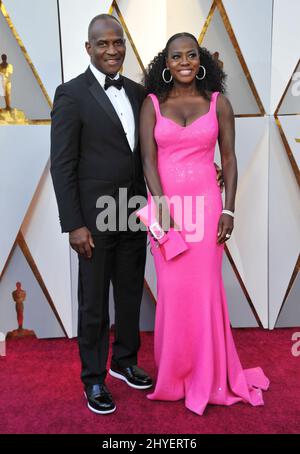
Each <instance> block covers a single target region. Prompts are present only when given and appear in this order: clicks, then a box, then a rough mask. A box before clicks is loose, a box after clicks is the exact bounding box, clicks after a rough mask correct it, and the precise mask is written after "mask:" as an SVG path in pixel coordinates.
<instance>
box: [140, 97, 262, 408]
mask: <svg viewBox="0 0 300 454" xmlns="http://www.w3.org/2000/svg"><path fill="white" fill-rule="evenodd" d="M217 96H218V92H214V93H213V94H212V96H211V101H210V108H209V111H208V112H207V113H206V114H204V115H202V116H201V117H199V118H197V119H196V120H195V121H193V123H191V124H190V125H188V126H186V127H184V126H181V125H179V124H177V123H176V122H174V121H173V120H171V119H169V118H166V117H164V116H162V115H161V112H160V106H159V102H158V99H157V97H156V96H155V95H154V94H150V95H149V97H150V98H151V99H152V102H153V105H154V108H155V112H156V125H155V130H154V135H155V140H156V143H157V159H158V172H159V175H160V179H161V183H162V188H163V192H164V194H165V195H166V196H169V197H171V196H174V195H177V196H180V197H183V196H187V195H188V196H204V223H203V225H204V235H203V238H202V239H201V240H200V241H197V242H189V243H188V246H189V249H188V251H186V252H184V253H183V254H182V255H180V256H178V257H176V258H175V259H172V260H170V261H168V262H167V261H165V259H164V258H163V257H162V255H161V252H160V251H159V249H158V248H157V247H155V244H154V242H153V240H152V238H150V240H151V243H152V246H153V247H152V251H153V255H154V261H155V267H156V273H157V293H158V300H157V309H156V321H155V362H156V364H157V367H158V375H157V381H156V386H155V389H154V391H153V392H152V393H151V394H148V395H147V397H148V398H149V399H151V400H170V401H175V400H179V399H183V398H184V399H185V405H186V407H187V408H188V409H190V410H191V411H193V412H195V413H197V414H199V415H202V414H203V412H204V410H205V407H206V406H207V404H218V405H232V404H234V403H235V402H239V401H243V402H248V403H250V404H252V405H263V396H262V391H261V390H266V389H267V388H268V386H269V380H268V378H267V377H266V376H265V375H264V373H263V371H262V369H261V368H259V367H257V368H254V369H245V370H243V369H242V366H241V363H240V360H239V357H238V354H237V351H236V348H235V345H234V341H233V337H232V333H231V327H230V321H229V317H228V309H227V303H226V295H225V291H224V286H223V281H222V256H223V252H224V245H217V227H218V221H219V217H220V214H221V211H222V198H221V193H220V189H219V186H218V185H217V181H216V170H215V167H214V153H215V145H216V141H217V138H218V120H217V114H216V101H217ZM194 199H195V198H194ZM192 206H193V207H195V205H194V204H193V205H192ZM171 213H172V209H171ZM173 214H174V213H173ZM182 219H183V218H182V217H181V219H176V217H175V221H176V222H177V223H178V224H179V225H181V227H182V234H183V237H184V238H185V239H186V233H187V232H186V230H185V229H184V226H182Z"/></svg>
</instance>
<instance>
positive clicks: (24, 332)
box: [6, 282, 36, 339]
mask: <svg viewBox="0 0 300 454" xmlns="http://www.w3.org/2000/svg"><path fill="white" fill-rule="evenodd" d="M12 297H13V300H14V302H15V304H16V312H17V320H18V329H14V330H13V331H10V332H9V333H7V336H6V338H7V339H10V338H16V337H25V336H26V337H28V336H31V337H36V335H35V334H34V331H32V330H29V329H24V328H23V320H24V300H25V298H26V292H25V290H23V289H22V284H21V282H17V283H16V290H14V291H13V292H12Z"/></svg>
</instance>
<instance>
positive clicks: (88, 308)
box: [78, 231, 146, 385]
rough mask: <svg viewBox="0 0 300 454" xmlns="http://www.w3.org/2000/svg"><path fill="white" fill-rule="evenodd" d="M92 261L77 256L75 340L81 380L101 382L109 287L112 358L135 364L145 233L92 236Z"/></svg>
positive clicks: (107, 330) (89, 382)
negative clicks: (112, 309)
mask: <svg viewBox="0 0 300 454" xmlns="http://www.w3.org/2000/svg"><path fill="white" fill-rule="evenodd" d="M93 240H94V243H95V248H94V249H93V256H92V258H91V259H85V258H83V257H82V256H80V255H79V282H78V344H79V352H80V358H81V365H82V372H81V379H82V381H83V383H84V384H85V385H89V384H98V383H103V382H104V380H105V377H106V373H107V371H106V363H107V358H108V349H109V327H110V322H109V286H110V282H112V285H113V294H114V302H115V340H114V343H113V361H115V362H117V363H118V364H119V365H120V366H122V367H127V366H131V365H134V364H137V352H138V349H139V346H140V336H139V319H140V305H141V300H142V295H143V284H144V270H145V261H146V233H145V232H142V231H139V232H131V231H127V232H109V233H107V234H104V233H103V234H101V235H97V236H94V237H93Z"/></svg>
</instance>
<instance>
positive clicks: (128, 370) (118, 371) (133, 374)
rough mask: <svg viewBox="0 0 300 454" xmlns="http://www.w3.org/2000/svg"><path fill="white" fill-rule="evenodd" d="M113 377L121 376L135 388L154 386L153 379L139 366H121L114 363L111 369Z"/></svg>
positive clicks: (121, 378)
mask: <svg viewBox="0 0 300 454" xmlns="http://www.w3.org/2000/svg"><path fill="white" fill-rule="evenodd" d="M109 374H110V375H111V376H112V377H115V378H119V379H120V380H123V381H125V382H126V383H127V385H128V386H131V388H135V389H148V388H151V386H152V379H151V377H149V375H147V374H146V372H144V371H143V370H142V369H140V368H139V367H137V366H129V367H120V366H118V365H117V364H115V363H113V364H112V365H111V367H110V369H109Z"/></svg>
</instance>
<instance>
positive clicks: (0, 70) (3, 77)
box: [0, 54, 27, 124]
mask: <svg viewBox="0 0 300 454" xmlns="http://www.w3.org/2000/svg"><path fill="white" fill-rule="evenodd" d="M13 72H14V68H13V65H12V64H11V63H7V55H6V54H2V55H1V63H0V96H2V97H4V100H5V109H0V124H7V123H8V124H9V123H14V124H15V123H24V121H26V120H27V119H26V116H25V114H24V112H23V111H22V110H19V109H15V108H12V107H11V76H12V74H13Z"/></svg>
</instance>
